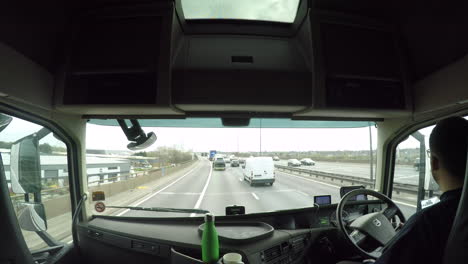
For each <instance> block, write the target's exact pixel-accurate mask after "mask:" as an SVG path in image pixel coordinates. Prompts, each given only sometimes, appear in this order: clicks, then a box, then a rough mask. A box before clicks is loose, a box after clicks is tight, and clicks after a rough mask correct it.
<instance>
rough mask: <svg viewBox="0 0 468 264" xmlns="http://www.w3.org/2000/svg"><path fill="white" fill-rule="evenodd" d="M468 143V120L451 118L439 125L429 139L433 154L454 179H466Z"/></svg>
mask: <svg viewBox="0 0 468 264" xmlns="http://www.w3.org/2000/svg"><path fill="white" fill-rule="evenodd" d="M467 141H468V120H466V119H464V118H462V117H458V116H457V117H449V118H447V119H443V120H441V121H439V122H438V123H437V125H436V126H435V128H434V129H433V130H432V133H431V136H430V138H429V147H430V149H431V152H432V153H433V154H434V155H435V156H436V157H437V158H438V159H439V161H440V163H441V165H442V166H443V167H444V168H445V169H446V170H447V171H448V172H449V173H450V174H451V175H452V176H454V177H457V178H462V179H463V178H464V177H465V168H466V152H467Z"/></svg>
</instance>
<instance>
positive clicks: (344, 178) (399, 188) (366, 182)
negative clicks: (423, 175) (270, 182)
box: [275, 165, 438, 195]
mask: <svg viewBox="0 0 468 264" xmlns="http://www.w3.org/2000/svg"><path fill="white" fill-rule="evenodd" d="M275 168H277V169H278V170H282V171H290V172H296V173H298V174H305V175H308V176H310V177H312V176H315V177H316V178H323V179H327V178H328V179H330V180H331V181H335V180H336V181H339V182H340V183H343V182H349V183H351V185H355V184H356V185H363V186H365V187H369V188H373V187H374V181H371V180H370V179H366V178H362V177H357V176H350V175H343V174H337V173H329V172H323V171H316V170H310V169H302V168H297V167H290V166H283V165H275ZM393 191H395V192H396V193H397V194H399V193H400V192H404V193H409V194H414V195H416V194H417V193H418V186H416V185H412V184H405V183H398V182H394V183H393ZM435 194H438V192H435Z"/></svg>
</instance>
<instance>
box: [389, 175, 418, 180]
mask: <svg viewBox="0 0 468 264" xmlns="http://www.w3.org/2000/svg"><path fill="white" fill-rule="evenodd" d="M414 177H419V175H408V176H400V177H397V175H395V179H407V178H414Z"/></svg>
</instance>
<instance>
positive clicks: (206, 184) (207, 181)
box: [190, 166, 213, 217]
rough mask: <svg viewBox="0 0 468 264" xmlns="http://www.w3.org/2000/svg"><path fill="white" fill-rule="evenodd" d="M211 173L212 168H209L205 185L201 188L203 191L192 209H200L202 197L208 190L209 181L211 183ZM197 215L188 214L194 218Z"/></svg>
mask: <svg viewBox="0 0 468 264" xmlns="http://www.w3.org/2000/svg"><path fill="white" fill-rule="evenodd" d="M212 173H213V167H212V166H210V174H208V179H207V180H206V183H205V186H204V187H203V190H202V192H201V193H200V197H198V200H197V203H196V204H195V207H193V209H198V208H200V205H201V203H202V201H203V197H204V196H205V193H206V189H208V185H209V184H210V181H211V174H212ZM196 215H197V214H195V213H191V214H190V217H194V216H196Z"/></svg>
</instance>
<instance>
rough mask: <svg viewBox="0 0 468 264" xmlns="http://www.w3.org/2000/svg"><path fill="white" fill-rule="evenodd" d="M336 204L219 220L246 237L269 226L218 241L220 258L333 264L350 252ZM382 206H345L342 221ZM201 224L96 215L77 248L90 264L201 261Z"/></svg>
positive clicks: (263, 263)
mask: <svg viewBox="0 0 468 264" xmlns="http://www.w3.org/2000/svg"><path fill="white" fill-rule="evenodd" d="M336 206H337V205H336V204H332V205H326V206H321V207H320V208H318V207H311V208H303V209H295V210H287V211H279V212H271V213H260V214H251V215H236V216H219V217H217V218H216V222H217V225H222V224H223V223H236V226H235V228H236V229H234V232H239V233H242V232H244V233H248V231H247V230H245V229H243V228H244V227H243V224H248V223H253V222H256V223H262V224H266V225H269V226H271V227H273V230H272V232H271V233H270V234H269V235H268V236H263V237H261V238H259V239H255V240H252V239H250V240H246V241H245V242H242V241H240V242H233V241H223V240H221V238H220V256H222V255H223V254H225V253H228V252H236V253H239V254H241V255H242V257H243V262H244V263H246V264H296V263H310V262H312V263H334V262H333V261H335V260H336V259H339V258H342V257H344V256H338V255H337V254H336V252H340V254H345V255H346V254H348V256H349V255H352V254H353V253H351V252H349V250H347V246H346V245H345V241H344V239H343V238H342V237H341V236H340V233H339V231H338V229H337V228H336V217H335V211H336ZM380 206H381V205H380V203H373V201H365V203H364V202H358V203H357V204H354V205H350V206H347V207H346V208H345V210H346V213H345V214H346V215H345V216H346V217H345V220H352V219H353V218H356V217H359V216H361V215H363V214H365V213H368V212H372V211H374V210H378V209H379V208H380ZM202 223H203V218H202V217H193V218H137V217H112V216H96V217H94V218H93V219H92V220H90V221H88V222H86V223H80V224H79V225H78V226H77V233H78V237H79V248H80V250H81V253H82V255H83V256H84V257H85V258H86V261H87V262H88V263H103V262H105V263H129V262H130V263H155V262H157V263H171V254H173V253H172V252H173V251H177V252H180V253H181V254H183V255H186V256H189V257H190V258H193V259H201V236H200V233H199V232H198V228H199V226H200V224H202ZM314 259H315V260H317V259H320V262H316V261H313V260H314ZM311 260H312V261H311ZM187 263H190V262H187Z"/></svg>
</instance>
